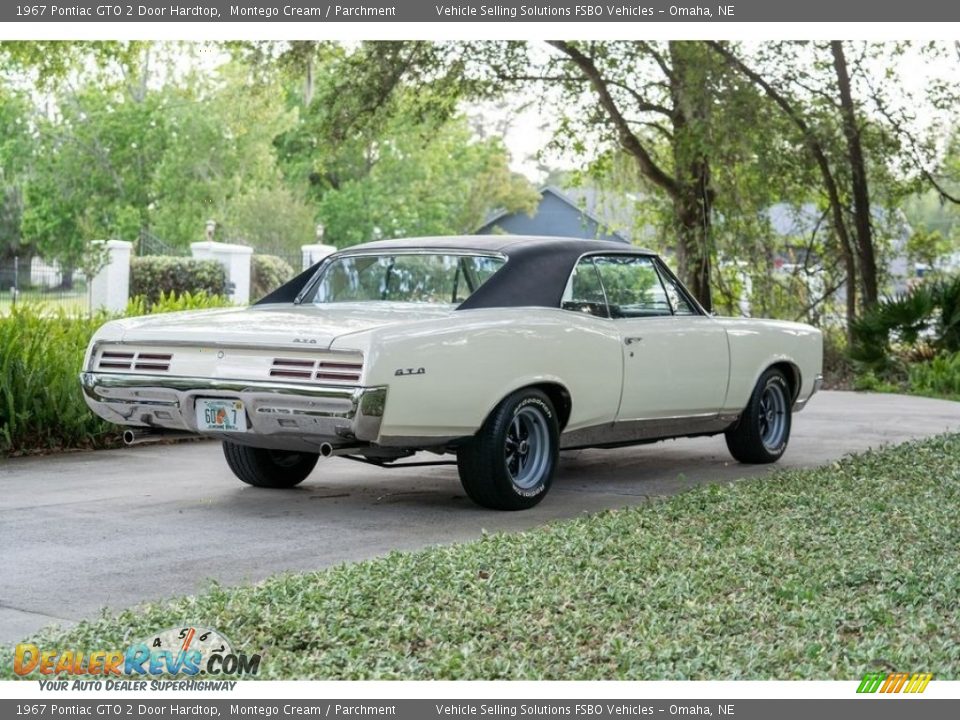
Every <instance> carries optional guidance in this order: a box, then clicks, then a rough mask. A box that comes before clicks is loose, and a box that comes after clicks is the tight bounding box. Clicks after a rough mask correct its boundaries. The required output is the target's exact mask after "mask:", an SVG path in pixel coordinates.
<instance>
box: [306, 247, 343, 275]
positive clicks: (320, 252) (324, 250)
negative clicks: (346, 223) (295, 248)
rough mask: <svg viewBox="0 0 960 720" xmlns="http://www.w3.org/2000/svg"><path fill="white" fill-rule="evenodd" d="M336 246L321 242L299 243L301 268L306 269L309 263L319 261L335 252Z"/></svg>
mask: <svg viewBox="0 0 960 720" xmlns="http://www.w3.org/2000/svg"><path fill="white" fill-rule="evenodd" d="M336 251H337V248H335V247H334V246H333V245H323V244H322V243H313V244H312V245H301V246H300V252H301V253H302V257H303V267H302V268H301V269H302V270H306V269H307V268H308V267H310V266H311V265H313V264H315V263H318V262H320V261H321V260H323V259H324V258H325V257H326V256H327V255H330V254H332V253H335V252H336Z"/></svg>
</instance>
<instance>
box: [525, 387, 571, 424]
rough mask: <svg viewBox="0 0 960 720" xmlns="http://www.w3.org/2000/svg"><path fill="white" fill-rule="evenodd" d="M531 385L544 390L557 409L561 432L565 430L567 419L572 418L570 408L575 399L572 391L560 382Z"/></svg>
mask: <svg viewBox="0 0 960 720" xmlns="http://www.w3.org/2000/svg"><path fill="white" fill-rule="evenodd" d="M530 387H534V388H536V389H537V390H540V391H542V392H543V393H544V394H545V395H546V396H547V397H548V398H550V402H551V403H553V408H554V410H556V411H557V425H558V426H559V427H560V432H563V429H564V428H565V427H566V426H567V421H569V420H570V410H571V409H572V408H573V400H571V399H570V393H569V392H567V389H566V388H565V387H564V386H563V385H560V384H559V383H540V384H539V385H531V386H530Z"/></svg>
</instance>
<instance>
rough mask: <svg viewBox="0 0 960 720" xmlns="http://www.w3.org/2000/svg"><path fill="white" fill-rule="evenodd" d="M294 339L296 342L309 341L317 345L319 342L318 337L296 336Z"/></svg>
mask: <svg viewBox="0 0 960 720" xmlns="http://www.w3.org/2000/svg"><path fill="white" fill-rule="evenodd" d="M293 341H294V342H295V343H309V344H311V345H316V344H317V339H316V338H294V339H293Z"/></svg>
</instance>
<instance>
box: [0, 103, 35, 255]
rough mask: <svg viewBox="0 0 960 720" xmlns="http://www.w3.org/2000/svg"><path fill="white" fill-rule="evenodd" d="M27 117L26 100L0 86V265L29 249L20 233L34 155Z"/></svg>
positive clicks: (27, 105)
mask: <svg viewBox="0 0 960 720" xmlns="http://www.w3.org/2000/svg"><path fill="white" fill-rule="evenodd" d="M29 120H30V104H29V101H28V99H27V98H26V97H25V96H24V95H23V94H22V93H19V92H16V91H14V90H12V89H10V88H6V87H4V86H2V85H0V265H4V264H6V263H7V261H9V260H10V259H11V258H13V257H14V256H16V255H22V256H27V257H29V256H30V255H31V254H32V251H33V248H32V247H31V246H30V245H29V243H27V242H25V241H24V238H23V233H22V232H21V220H22V215H23V186H24V183H25V182H26V177H27V173H28V172H29V167H30V163H31V161H32V157H33V154H34V140H33V137H32V136H31V133H30V123H29Z"/></svg>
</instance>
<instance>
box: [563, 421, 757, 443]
mask: <svg viewBox="0 0 960 720" xmlns="http://www.w3.org/2000/svg"><path fill="white" fill-rule="evenodd" d="M739 419H740V416H739V415H736V414H722V415H717V414H716V413H711V414H710V415H690V416H682V417H669V418H654V419H651V420H625V421H621V422H611V423H604V424H602V425H593V426H591V427H586V428H581V429H580V430H573V431H571V432H565V433H563V434H562V435H561V436H560V449H561V450H573V449H575V448H588V447H603V446H610V445H629V444H631V443H642V442H647V441H651V440H665V439H667V438H673V437H685V436H688V435H715V434H717V433H721V432H723V431H724V430H726V429H727V428H729V427H730V426H732V425H734V424H735V423H736V422H737V420H739Z"/></svg>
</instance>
